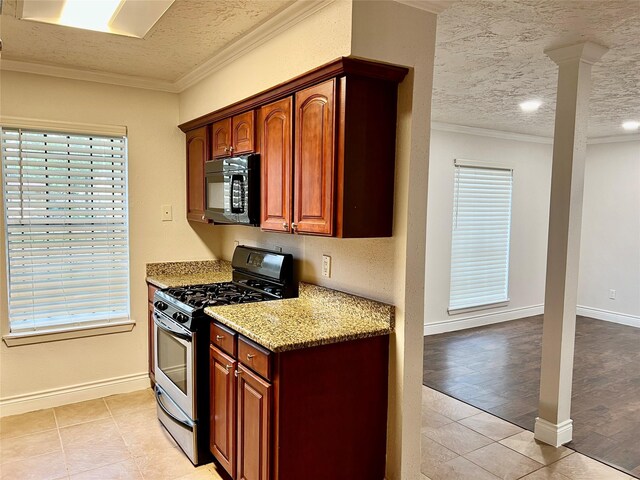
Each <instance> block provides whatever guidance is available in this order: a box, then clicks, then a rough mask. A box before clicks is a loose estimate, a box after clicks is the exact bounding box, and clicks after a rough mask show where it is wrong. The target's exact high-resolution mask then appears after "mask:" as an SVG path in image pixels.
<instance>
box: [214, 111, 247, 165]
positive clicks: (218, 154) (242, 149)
mask: <svg viewBox="0 0 640 480" xmlns="http://www.w3.org/2000/svg"><path fill="white" fill-rule="evenodd" d="M254 137H255V111H254V110H250V111H248V112H245V113H242V114H240V115H235V116H234V117H229V118H225V119H222V120H219V121H217V122H215V123H214V124H213V127H212V138H213V141H212V142H211V148H212V150H211V156H212V158H222V157H228V156H231V155H241V154H244V153H251V152H253V151H254Z"/></svg>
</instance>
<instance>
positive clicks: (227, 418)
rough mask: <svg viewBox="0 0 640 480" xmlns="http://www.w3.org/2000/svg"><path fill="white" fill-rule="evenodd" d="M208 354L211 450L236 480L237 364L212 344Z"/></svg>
mask: <svg viewBox="0 0 640 480" xmlns="http://www.w3.org/2000/svg"><path fill="white" fill-rule="evenodd" d="M209 355H210V362H209V375H210V379H209V385H210V389H211V396H210V399H209V408H210V410H209V416H210V418H209V448H210V450H211V453H212V454H213V455H214V457H215V458H216V459H217V460H218V462H220V464H221V465H222V466H223V467H224V469H225V470H226V471H227V472H228V473H229V475H231V476H232V477H233V478H235V469H236V383H237V382H236V377H235V372H236V370H237V361H236V360H235V359H233V358H231V357H230V356H228V355H226V354H225V353H223V352H222V350H220V349H218V348H217V347H215V346H213V345H211V347H210V348H209ZM241 478H242V477H241Z"/></svg>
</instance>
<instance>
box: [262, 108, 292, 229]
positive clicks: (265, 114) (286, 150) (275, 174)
mask: <svg viewBox="0 0 640 480" xmlns="http://www.w3.org/2000/svg"><path fill="white" fill-rule="evenodd" d="M291 118H292V98H291V97H289V98H285V99H283V100H280V101H277V102H274V103H271V104H269V105H265V106H264V107H262V108H261V109H260V111H259V119H258V123H259V132H260V169H261V175H260V177H261V178H260V182H261V196H262V202H261V206H260V210H261V217H260V218H261V220H260V226H261V228H262V230H269V231H275V232H290V231H291V155H292V150H291V148H292V147H291V140H292V130H291V127H292V120H291Z"/></svg>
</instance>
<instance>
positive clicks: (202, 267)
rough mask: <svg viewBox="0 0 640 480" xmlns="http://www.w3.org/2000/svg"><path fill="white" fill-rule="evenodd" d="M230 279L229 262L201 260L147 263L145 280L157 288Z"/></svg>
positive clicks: (228, 280)
mask: <svg viewBox="0 0 640 480" xmlns="http://www.w3.org/2000/svg"><path fill="white" fill-rule="evenodd" d="M230 281H231V262H227V261H226V260H202V261H192V262H166V263H148V264H147V282H149V283H151V284H152V285H155V286H156V287H159V288H169V287H183V286H185V285H198V284H202V283H219V282H230Z"/></svg>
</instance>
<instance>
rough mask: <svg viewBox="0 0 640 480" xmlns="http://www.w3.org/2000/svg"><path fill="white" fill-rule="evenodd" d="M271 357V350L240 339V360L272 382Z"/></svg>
mask: <svg viewBox="0 0 640 480" xmlns="http://www.w3.org/2000/svg"><path fill="white" fill-rule="evenodd" d="M271 357H272V355H271V352H270V351H269V350H266V349H265V348H263V347H260V346H258V345H256V344H255V343H253V342H252V341H251V340H248V339H246V338H244V337H242V336H241V337H238V360H239V361H240V362H241V363H243V364H244V365H246V366H247V367H249V368H251V370H253V371H254V372H256V373H257V374H258V375H262V376H263V377H264V378H266V379H267V380H271V363H272V359H271Z"/></svg>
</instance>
